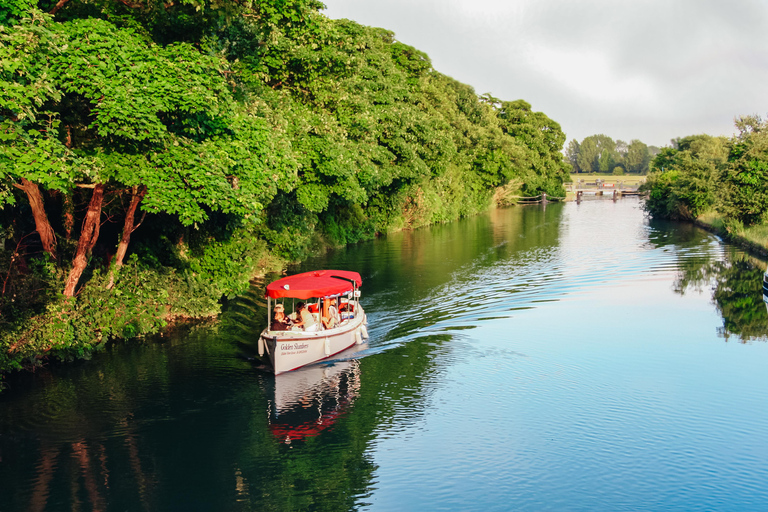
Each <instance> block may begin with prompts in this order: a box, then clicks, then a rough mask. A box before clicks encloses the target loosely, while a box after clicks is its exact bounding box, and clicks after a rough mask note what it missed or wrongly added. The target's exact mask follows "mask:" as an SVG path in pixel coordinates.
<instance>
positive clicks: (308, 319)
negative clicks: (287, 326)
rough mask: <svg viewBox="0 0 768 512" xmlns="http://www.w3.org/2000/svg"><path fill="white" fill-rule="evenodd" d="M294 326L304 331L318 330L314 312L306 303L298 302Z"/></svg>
mask: <svg viewBox="0 0 768 512" xmlns="http://www.w3.org/2000/svg"><path fill="white" fill-rule="evenodd" d="M293 326H294V327H298V328H299V329H300V330H304V331H316V330H317V322H316V321H315V317H314V316H312V313H310V312H309V310H308V309H307V306H306V304H304V303H303V302H299V303H297V304H296V321H295V322H294V324H293Z"/></svg>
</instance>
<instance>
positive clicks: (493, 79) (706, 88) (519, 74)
mask: <svg viewBox="0 0 768 512" xmlns="http://www.w3.org/2000/svg"><path fill="white" fill-rule="evenodd" d="M325 3H326V4H327V5H328V10H327V11H326V14H327V15H328V16H330V17H331V18H342V17H343V18H350V19H353V20H356V21H358V22H360V23H362V24H365V25H373V26H379V27H384V28H387V29H390V30H392V31H394V32H395V35H396V37H397V38H398V39H399V40H401V41H403V42H405V43H406V44H410V45H413V46H415V47H416V48H418V49H420V50H422V51H424V52H426V53H427V54H428V55H429V56H430V57H431V58H432V62H433V64H434V66H435V68H436V69H437V70H438V71H441V72H443V73H445V74H447V75H450V76H452V77H454V78H456V79H458V80H461V81H462V82H465V83H467V84H470V85H472V86H473V87H474V88H475V90H477V91H478V92H479V93H483V92H491V93H493V94H494V96H497V97H500V98H504V99H518V98H522V99H525V100H526V101H528V102H530V103H531V104H532V105H533V108H534V109H535V110H541V111H543V112H544V113H546V114H547V115H548V116H550V117H551V118H552V119H554V120H556V121H558V122H559V123H560V124H561V125H562V127H563V129H564V130H565V131H566V133H567V134H568V137H569V138H577V139H579V140H581V139H583V138H584V137H586V136H588V135H592V134H595V133H605V134H606V135H609V136H611V137H613V138H614V139H623V140H630V139H634V138H639V139H641V140H643V141H644V142H646V143H649V144H655V145H664V144H666V143H668V141H669V139H671V138H673V137H678V136H685V135H690V134H693V133H710V134H712V135H730V134H731V133H733V131H734V130H733V118H734V117H735V116H738V115H743V114H765V113H766V112H768V95H766V94H765V92H764V89H765V86H764V84H765V83H767V82H768V38H766V36H765V30H766V29H765V27H766V26H768V2H764V1H763V0H731V1H729V2H722V1H720V0H673V1H663V0H635V1H631V2H630V1H625V0H586V1H580V2H573V1H568V0H442V1H438V0H376V1H373V0H325Z"/></svg>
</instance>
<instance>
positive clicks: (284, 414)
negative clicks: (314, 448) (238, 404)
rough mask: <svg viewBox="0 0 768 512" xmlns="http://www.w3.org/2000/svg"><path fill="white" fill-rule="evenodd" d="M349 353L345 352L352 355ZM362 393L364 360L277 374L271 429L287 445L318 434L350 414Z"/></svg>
mask: <svg viewBox="0 0 768 512" xmlns="http://www.w3.org/2000/svg"><path fill="white" fill-rule="evenodd" d="M364 348H365V346H359V347H356V348H355V349H352V350H350V351H349V352H356V351H358V350H362V349H364ZM349 352H345V353H343V354H341V355H342V356H346V357H348V356H349V355H350V354H349ZM359 395H360V363H359V362H358V361H357V360H356V359H348V360H336V361H335V362H333V363H331V364H318V365H314V366H309V367H305V368H302V369H299V370H296V371H292V372H288V373H283V374H280V375H276V376H275V378H274V400H270V401H269V430H270V432H271V433H272V435H273V436H274V437H275V438H276V439H278V440H280V441H281V442H284V443H286V444H290V443H292V442H294V441H301V440H304V439H306V438H308V437H314V436H317V435H319V434H320V433H321V432H323V431H324V430H326V429H328V428H329V427H331V426H332V425H333V424H334V423H336V421H337V420H338V419H339V418H341V417H342V416H344V415H345V414H347V413H348V412H349V410H350V408H351V407H352V404H353V403H354V401H355V400H356V399H357V397H358V396H359Z"/></svg>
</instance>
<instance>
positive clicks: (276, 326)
mask: <svg viewBox="0 0 768 512" xmlns="http://www.w3.org/2000/svg"><path fill="white" fill-rule="evenodd" d="M292 325H293V320H291V319H290V318H288V317H287V316H285V308H284V307H283V305H282V304H275V314H274V317H273V320H272V326H271V327H270V330H272V331H287V330H288V329H290V328H291V326H292Z"/></svg>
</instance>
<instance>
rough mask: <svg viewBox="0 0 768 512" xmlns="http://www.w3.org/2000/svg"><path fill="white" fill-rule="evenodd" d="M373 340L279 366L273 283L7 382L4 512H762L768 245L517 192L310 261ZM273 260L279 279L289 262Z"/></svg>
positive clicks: (0, 507) (2, 411) (600, 203)
mask: <svg viewBox="0 0 768 512" xmlns="http://www.w3.org/2000/svg"><path fill="white" fill-rule="evenodd" d="M313 268H342V269H350V270H357V271H359V272H360V273H361V275H362V277H363V287H362V291H363V299H362V302H363V305H364V307H365V309H366V311H367V312H368V318H369V333H370V338H369V340H368V343H367V344H366V345H363V346H361V347H359V350H358V351H357V352H355V353H348V354H344V355H343V356H341V357H339V358H337V359H335V360H334V361H333V362H331V363H330V364H323V365H317V366H314V367H310V368H307V369H304V370H300V371H297V372H292V373H289V374H286V375H281V376H278V377H277V378H276V377H274V376H271V375H269V374H266V373H264V372H261V371H259V370H258V369H257V368H256V365H255V363H254V362H253V361H252V360H251V357H252V356H253V353H254V350H255V339H256V336H257V333H258V332H259V331H260V329H262V328H263V326H264V324H265V318H264V316H265V311H264V302H263V299H262V295H263V286H264V282H259V283H254V286H253V287H252V289H251V292H250V293H249V294H248V295H246V296H243V297H240V298H238V299H236V300H233V301H231V302H230V303H228V304H226V305H225V311H224V313H223V315H222V317H221V319H220V321H219V322H216V323H211V324H202V325H196V326H189V327H185V328H183V329H177V330H175V331H173V332H170V333H166V335H165V336H163V337H158V338H155V339H148V340H144V341H141V342H137V343H133V344H130V345H126V344H116V345H114V346H112V347H110V348H109V349H107V350H106V351H105V352H104V353H101V354H99V355H97V356H95V357H94V358H93V359H92V360H91V361H86V362H78V363H72V364H68V365H63V366H62V365H60V366H51V367H48V368H45V369H43V370H42V371H38V372H36V373H34V374H23V375H15V376H12V377H11V378H10V379H9V380H8V384H9V388H8V389H6V390H5V391H4V392H3V393H2V394H0V511H4V512H5V511H17V510H19V511H21V510H29V511H38V510H57V511H58V510H62V511H68V510H72V511H87V510H121V511H122V510H129V511H139V510H184V511H190V510H216V511H250V510H254V511H255V510H275V511H282V510H328V511H340V510H371V511H389V510H483V511H486V510H500V511H506V510H535V511H539V510H557V511H567V510H610V511H617V510H631V511H638V510H665V511H668V510H685V511H693V510H765V509H766V507H768V486H766V485H765V482H766V481H768V407H766V404H767V402H768V401H766V399H765V393H766V390H768V371H767V370H766V368H768V343H766V339H768V338H767V337H766V336H767V335H768V313H767V312H766V307H765V305H764V304H763V302H762V298H761V285H760V282H761V277H762V272H763V270H764V268H765V263H764V262H761V261H758V260H756V259H754V258H752V257H750V256H748V255H746V254H744V253H742V252H741V251H739V250H737V249H735V248H733V247H729V246H728V245H726V244H724V243H723V242H722V241H720V240H719V239H717V238H716V237H715V236H714V235H712V234H709V233H707V232H705V231H702V230H700V229H697V228H695V227H693V226H691V225H688V224H676V223H658V222H654V221H649V220H648V219H647V218H646V217H645V216H644V214H643V212H642V209H641V208H640V203H639V201H637V200H635V199H631V198H630V199H622V200H619V201H617V202H613V201H610V200H597V199H596V200H588V201H584V202H582V203H581V204H576V203H567V204H549V205H547V206H546V208H543V207H541V206H525V207H516V208H510V209H503V210H496V211H493V212H491V213H489V214H487V215H483V216H479V217H476V218H472V219H467V220H462V221H460V222H455V223H452V224H447V225H441V226H437V227H433V228H430V229H421V230H416V231H412V232H403V233H397V234H393V235H389V236H386V237H381V238H379V239H376V240H374V241H371V242H367V243H361V244H357V245H354V246H351V247H348V248H345V249H340V250H337V251H334V252H332V253H329V254H327V255H325V256H323V257H322V258H317V259H314V260H312V261H307V262H305V263H303V264H302V265H301V266H299V267H297V268H293V269H291V271H292V272H299V271H305V270H310V269H313ZM273 277H275V276H270V277H269V278H273Z"/></svg>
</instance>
